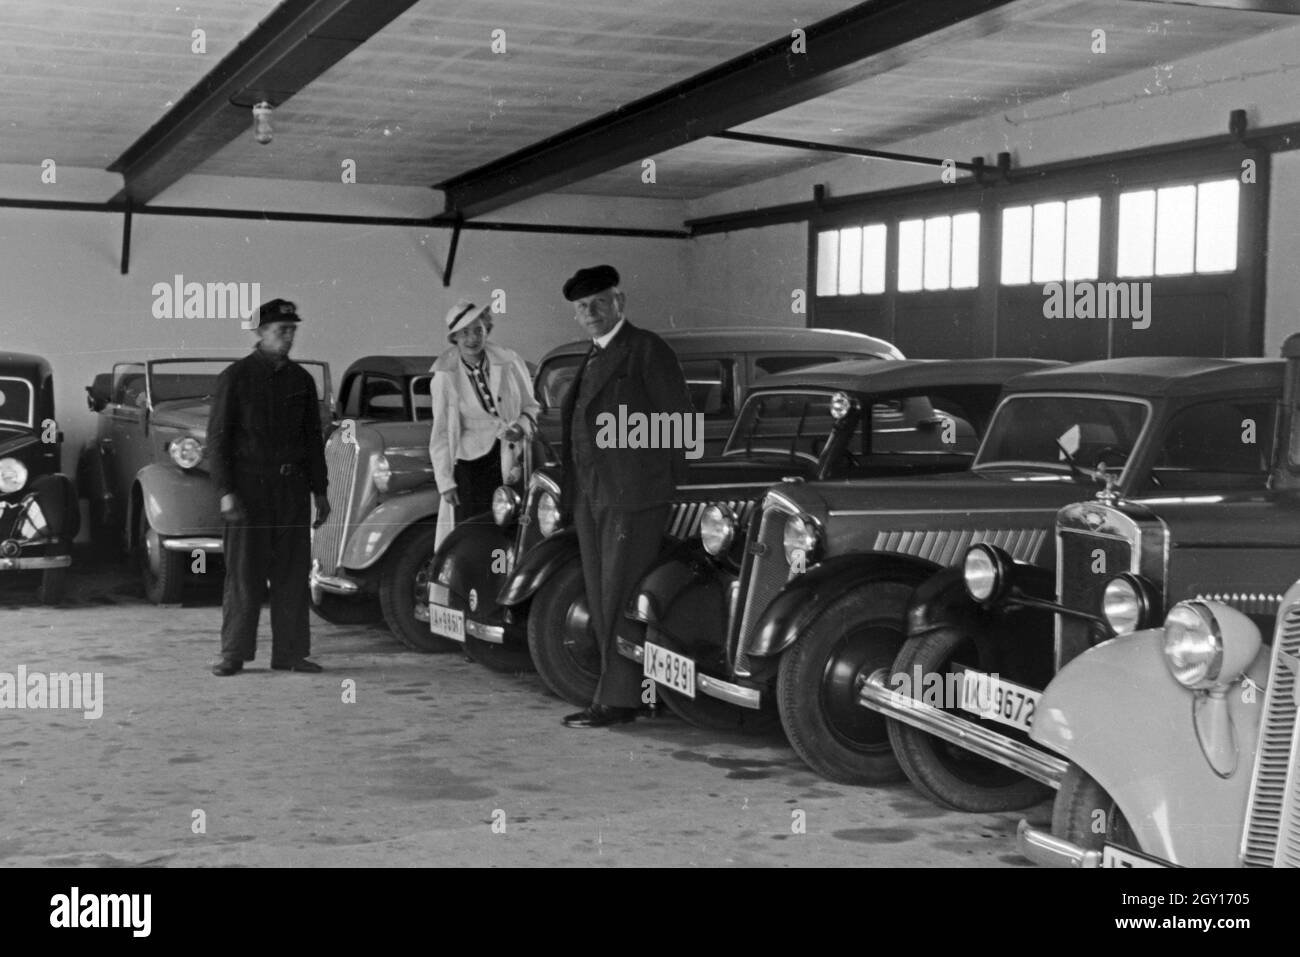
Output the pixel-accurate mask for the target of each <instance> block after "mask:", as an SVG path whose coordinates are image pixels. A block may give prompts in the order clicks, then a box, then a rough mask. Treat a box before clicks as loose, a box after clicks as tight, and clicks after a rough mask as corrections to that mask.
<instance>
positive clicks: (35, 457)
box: [0, 352, 81, 605]
mask: <svg viewBox="0 0 1300 957" xmlns="http://www.w3.org/2000/svg"><path fill="white" fill-rule="evenodd" d="M62 471H63V432H62V431H60V430H59V426H58V422H57V420H56V419H55V418H54V374H53V373H52V372H51V371H50V364H49V363H48V362H46V361H45V360H44V359H42V358H41V357H40V356H33V355H24V354H23V353H19V352H0V572H9V571H39V572H40V573H41V584H40V589H39V596H40V599H41V601H43V602H44V603H45V604H47V605H55V604H58V603H59V602H60V601H62V600H63V595H64V591H65V588H66V576H67V569H68V566H69V565H71V564H72V540H73V539H74V538H76V536H77V531H78V529H79V528H80V525H81V512H80V507H79V506H78V504H77V493H76V491H75V490H74V489H73V486H72V481H71V480H70V479H69V478H68V477H67V476H66V475H63V474H62Z"/></svg>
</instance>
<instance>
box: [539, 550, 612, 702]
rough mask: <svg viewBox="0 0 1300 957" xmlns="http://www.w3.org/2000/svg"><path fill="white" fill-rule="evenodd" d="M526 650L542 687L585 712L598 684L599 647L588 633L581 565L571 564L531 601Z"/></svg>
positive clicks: (584, 585)
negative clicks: (530, 656) (584, 709)
mask: <svg viewBox="0 0 1300 957" xmlns="http://www.w3.org/2000/svg"><path fill="white" fill-rule="evenodd" d="M528 650H529V652H530V653H531V654H532V656H533V664H534V665H535V666H536V668H537V674H538V675H539V676H540V677H541V679H542V682H543V683H544V684H545V685H546V687H548V688H550V689H551V691H552V692H553V693H554V694H555V695H556V696H557V697H559V698H563V699H564V700H565V701H567V702H569V703H570V704H573V705H576V706H578V707H580V708H585V707H587V706H588V705H590V704H591V701H592V698H594V697H595V695H596V685H597V684H599V682H600V647H599V645H597V643H596V634H595V632H594V631H593V630H592V627H591V614H590V612H589V611H588V608H587V586H586V583H585V582H584V581H583V578H582V563H581V562H578V561H573V562H569V563H568V564H567V565H565V566H564V567H562V568H561V569H559V571H557V572H555V574H553V575H552V576H551V577H550V578H548V579H547V580H546V582H545V583H544V584H543V585H542V587H541V588H540V589H539V590H538V592H537V594H536V595H534V596H533V602H532V606H531V608H530V609H529V612H528Z"/></svg>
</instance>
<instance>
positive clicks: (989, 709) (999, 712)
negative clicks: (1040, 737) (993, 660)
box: [960, 668, 1042, 731]
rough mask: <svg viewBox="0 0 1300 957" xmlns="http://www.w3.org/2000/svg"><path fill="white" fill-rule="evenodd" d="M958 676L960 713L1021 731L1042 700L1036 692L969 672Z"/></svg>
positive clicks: (979, 673) (982, 674)
mask: <svg viewBox="0 0 1300 957" xmlns="http://www.w3.org/2000/svg"><path fill="white" fill-rule="evenodd" d="M961 676H962V679H961V700H960V705H961V709H962V710H963V711H969V712H970V713H971V714H977V715H979V716H980V717H981V718H985V719H987V720H989V721H997V722H998V723H999V724H1006V725H1010V726H1011V727H1013V728H1019V729H1020V730H1021V731H1028V730H1029V728H1030V726H1031V725H1032V724H1033V723H1034V712H1035V711H1037V710H1038V702H1039V699H1041V698H1042V695H1041V694H1040V693H1039V692H1037V691H1031V690H1030V689H1029V688H1026V687H1024V686H1023V685H1018V684H1013V683H1012V682H1010V681H1003V680H1002V679H1001V678H994V677H993V676H992V675H986V674H984V673H983V672H980V671H972V670H970V669H969V668H967V669H966V670H965V671H963V672H962V673H961Z"/></svg>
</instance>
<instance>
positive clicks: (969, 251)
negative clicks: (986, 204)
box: [898, 213, 980, 292]
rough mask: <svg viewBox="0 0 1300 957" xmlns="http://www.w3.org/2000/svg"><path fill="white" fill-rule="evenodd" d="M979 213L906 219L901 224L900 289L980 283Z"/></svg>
mask: <svg viewBox="0 0 1300 957" xmlns="http://www.w3.org/2000/svg"><path fill="white" fill-rule="evenodd" d="M979 261H980V214H979V213H958V214H956V215H955V216H931V217H930V218H928V219H905V220H903V221H902V222H900V223H899V224H898V291H899V292H918V291H919V290H922V289H926V290H939V289H973V288H975V287H976V286H978V285H979Z"/></svg>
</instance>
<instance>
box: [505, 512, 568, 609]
mask: <svg viewBox="0 0 1300 957" xmlns="http://www.w3.org/2000/svg"><path fill="white" fill-rule="evenodd" d="M580 558H581V555H580V554H579V551H578V532H577V530H576V529H574V528H562V529H560V530H559V531H557V532H556V533H555V534H553V535H552V536H551V537H550V538H543V539H542V540H541V541H540V542H538V543H537V544H536V545H534V546H533V547H532V548H530V549H528V551H526V552H524V554H523V555H522V556H520V558H519V559H518V561H516V562H515V568H514V571H512V572H511V573H510V576H509V577H508V578H507V579H506V583H505V584H504V585H502V586H501V592H500V594H499V595H497V604H498V605H505V606H506V607H507V608H513V607H515V606H516V605H521V604H523V603H524V602H525V601H527V600H528V599H529V598H532V597H533V595H535V594H537V590H538V589H539V588H541V587H542V586H543V585H544V584H546V582H547V580H548V579H549V578H550V577H551V576H552V575H554V574H555V573H556V572H557V571H559V570H560V569H561V568H563V567H564V566H565V565H567V564H569V562H572V561H578V560H580Z"/></svg>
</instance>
